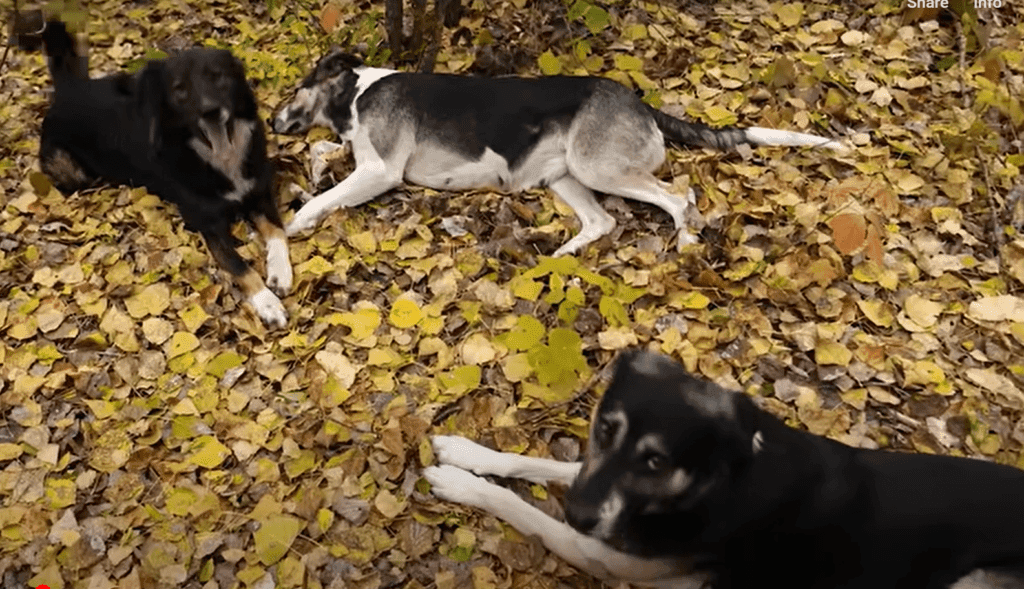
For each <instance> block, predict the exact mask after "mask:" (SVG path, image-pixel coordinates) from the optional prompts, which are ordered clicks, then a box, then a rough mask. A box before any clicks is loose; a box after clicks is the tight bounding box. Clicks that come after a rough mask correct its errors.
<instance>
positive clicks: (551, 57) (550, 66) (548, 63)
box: [537, 50, 562, 76]
mask: <svg viewBox="0 0 1024 589" xmlns="http://www.w3.org/2000/svg"><path fill="white" fill-rule="evenodd" d="M537 65H539V66H540V71H542V72H544V75H545V76H555V75H558V74H559V73H561V72H562V62H561V61H559V60H558V58H557V57H555V54H554V53H551V50H548V51H545V52H544V53H541V54H540V56H539V57H538V58H537Z"/></svg>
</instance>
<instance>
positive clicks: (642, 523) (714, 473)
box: [565, 351, 759, 555]
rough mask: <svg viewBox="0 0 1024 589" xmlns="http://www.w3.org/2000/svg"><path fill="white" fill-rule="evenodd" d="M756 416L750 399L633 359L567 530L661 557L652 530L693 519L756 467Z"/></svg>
mask: <svg viewBox="0 0 1024 589" xmlns="http://www.w3.org/2000/svg"><path fill="white" fill-rule="evenodd" d="M744 402H745V404H744ZM752 411H756V409H755V408H754V406H753V403H751V402H750V400H749V399H747V398H745V397H744V396H743V395H741V394H739V393H733V392H730V391H726V390H724V389H722V388H721V387H718V386H717V385H715V384H713V383H710V382H706V381H703V380H699V379H696V378H694V377H692V376H690V375H689V374H687V372H686V371H685V370H684V369H683V367H682V366H680V365H679V364H678V363H676V362H674V361H673V360H671V359H669V358H667V357H665V356H661V355H658V354H653V353H650V352H639V351H638V352H627V353H625V354H623V355H622V356H621V357H620V358H619V360H618V362H617V365H616V368H615V374H614V376H613V378H612V382H611V385H610V386H609V387H608V390H607V392H606V393H605V395H604V397H603V398H602V400H601V402H600V403H599V404H598V406H597V408H596V410H595V413H594V417H593V420H592V423H591V429H590V441H589V444H588V447H587V452H586V455H585V457H584V461H583V465H582V467H581V469H580V474H579V476H578V477H577V479H576V481H575V482H574V483H573V485H572V487H571V488H570V489H569V491H568V493H567V494H566V498H565V514H566V520H567V521H568V522H569V524H570V525H571V526H572V527H574V528H575V529H577V530H578V531H580V532H582V533H584V534H587V535H589V536H592V537H595V538H598V539H600V540H602V541H605V542H606V543H608V544H611V545H612V546H615V547H616V548H618V549H620V550H623V551H625V552H630V553H634V554H645V555H648V554H654V553H656V552H657V551H658V548H659V547H658V546H657V545H656V543H657V542H656V539H652V538H651V537H649V536H645V534H644V530H645V529H650V527H651V524H652V522H653V525H655V526H657V525H660V522H661V521H663V520H664V518H665V517H666V516H668V517H675V516H683V517H684V518H685V517H686V514H687V513H689V512H691V510H693V509H694V508H698V507H699V506H700V505H701V504H702V503H703V502H705V501H706V500H707V499H708V498H709V497H711V496H713V495H714V493H715V492H716V491H719V490H721V489H722V488H723V487H725V486H726V485H728V484H729V482H730V480H731V479H732V478H733V477H734V476H736V475H737V474H738V473H740V472H742V470H743V469H744V468H745V467H746V465H747V464H748V463H749V462H750V461H751V459H752V458H753V456H754V453H755V452H756V451H757V447H758V445H759V441H758V440H756V439H755V438H757V437H758V436H757V433H756V431H755V429H754V427H755V426H754V420H753V417H752V413H751V412H752Z"/></svg>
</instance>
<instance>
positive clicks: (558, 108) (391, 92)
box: [273, 50, 840, 256]
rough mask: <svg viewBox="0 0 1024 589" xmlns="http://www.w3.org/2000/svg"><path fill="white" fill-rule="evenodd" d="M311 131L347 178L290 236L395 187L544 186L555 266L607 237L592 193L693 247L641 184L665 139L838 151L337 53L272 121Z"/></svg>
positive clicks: (526, 84)
mask: <svg viewBox="0 0 1024 589" xmlns="http://www.w3.org/2000/svg"><path fill="white" fill-rule="evenodd" d="M313 125H319V126H324V127H328V128H330V129H331V130H333V131H334V132H335V133H337V134H338V135H339V136H340V138H341V139H342V140H344V141H345V142H350V143H351V146H352V152H353V155H354V157H355V162H356V168H355V171H354V172H352V174H350V175H349V176H348V177H347V178H345V180H344V181H342V182H341V183H340V184H338V185H337V186H335V187H333V188H331V189H330V190H327V191H326V192H324V193H323V194H321V195H319V196H317V197H316V198H314V199H313V200H311V201H310V202H308V203H307V204H306V205H305V206H303V207H302V209H301V210H299V212H298V214H297V215H296V216H295V218H294V219H293V220H292V222H291V223H290V224H289V225H288V228H287V233H288V234H289V235H292V234H295V233H297V232H299V231H303V230H305V229H309V228H311V227H313V226H314V225H316V224H317V222H318V221H319V220H320V219H321V218H322V217H323V216H324V215H326V214H328V213H330V212H331V211H333V210H335V209H337V208H340V207H353V206H356V205H358V204H361V203H364V202H367V201H369V200H371V199H373V198H375V197H377V196H379V195H381V194H383V193H384V192H387V191H388V190H390V189H392V188H395V187H397V186H399V185H400V184H401V183H402V182H403V181H408V182H411V183H414V184H419V185H421V186H426V187H429V188H435V189H438V190H466V189H471V188H491V189H497V190H503V191H509V192H518V191H521V190H525V189H527V188H531V187H535V186H549V187H551V189H552V190H553V191H554V192H555V193H556V194H557V195H558V196H559V197H561V198H562V200H564V201H565V202H566V203H567V204H568V205H569V206H570V207H572V209H573V211H575V213H576V215H577V216H578V217H579V219H580V224H581V228H580V232H579V234H577V235H576V236H575V237H573V238H572V239H571V240H569V241H568V242H567V243H565V244H564V245H563V246H561V247H560V248H558V250H557V251H556V252H555V255H556V256H558V255H564V254H570V253H573V252H576V251H578V250H579V249H580V248H582V247H583V246H585V245H587V244H588V243H590V242H592V241H594V240H595V239H598V238H599V237H601V236H602V235H605V234H607V233H608V232H610V231H611V230H612V228H613V227H614V226H615V220H614V219H613V218H612V216H611V215H609V214H608V213H607V212H606V211H605V210H604V209H603V208H602V207H601V205H600V204H598V202H597V200H596V199H595V197H594V191H599V192H605V193H608V194H615V195H619V196H622V197H626V198H631V199H633V200H639V201H642V202H646V203H650V204H653V205H655V206H657V207H659V208H661V209H663V210H665V211H666V212H668V213H669V214H670V215H671V216H672V219H673V221H674V222H675V226H676V229H677V230H678V244H679V246H680V247H682V246H683V245H686V244H689V243H693V242H694V241H695V238H694V237H693V236H692V235H690V233H689V232H688V231H687V230H686V213H687V208H688V207H689V206H690V204H691V201H692V200H693V195H692V193H691V194H690V195H689V197H688V198H680V197H677V196H673V195H672V194H670V193H668V192H666V190H665V188H666V184H665V183H663V182H661V181H659V180H658V179H657V178H656V177H655V176H654V175H653V174H652V172H653V171H654V170H656V169H657V168H658V167H659V166H660V165H661V164H662V162H663V161H664V160H665V139H666V138H667V139H668V140H670V141H673V142H675V143H679V144H682V145H691V146H705V147H713V148H720V149H726V148H729V147H732V146H735V145H736V144H739V143H751V144H754V145H811V146H819V147H829V148H840V144H838V143H836V142H834V141H829V140H827V139H824V138H822V137H817V136H815V135H807V134H803V133H793V132H789V131H776V130H772V129H762V128H757V127H752V128H748V129H737V128H725V129H712V128H709V127H706V126H704V125H701V124H697V123H687V122H684V121H681V120H679V119H676V118H673V117H671V116H669V115H667V114H665V113H662V112H660V111H658V110H656V109H653V108H651V107H649V106H648V105H646V104H645V103H643V102H642V101H641V100H640V99H639V98H637V96H636V95H635V94H633V92H632V91H631V90H629V89H628V88H626V87H624V86H622V85H620V84H618V83H616V82H614V81H612V80H608V79H606V78H596V77H591V78H588V77H566V76H552V77H543V78H517V77H509V78H474V77H465V76H454V75H443V74H415V73H404V72H396V71H393V70H387V69H379V68H371V67H366V66H364V65H363V64H362V63H361V62H360V61H359V60H358V59H356V58H354V57H352V56H349V55H346V54H344V53H341V52H340V51H338V50H334V51H332V52H331V53H329V54H328V55H326V56H325V57H323V58H322V59H321V60H320V61H319V62H318V63H317V64H316V67H314V68H313V71H312V73H310V74H309V76H308V77H307V78H306V79H305V80H303V81H302V84H301V85H300V87H299V89H298V90H297V91H296V92H295V95H294V97H292V99H291V100H289V101H288V102H286V103H285V104H284V105H283V106H282V107H281V108H280V110H279V112H278V114H277V116H276V117H275V118H274V121H273V128H274V131H276V132H278V133H302V132H305V131H306V130H308V129H309V128H310V127H311V126H313ZM317 167H318V163H317V162H315V161H314V169H317ZM319 167H320V168H322V166H319Z"/></svg>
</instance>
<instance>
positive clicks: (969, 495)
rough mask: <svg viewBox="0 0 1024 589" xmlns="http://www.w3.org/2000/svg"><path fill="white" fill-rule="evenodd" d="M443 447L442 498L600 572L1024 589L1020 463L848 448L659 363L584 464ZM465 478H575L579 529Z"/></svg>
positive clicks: (606, 425) (460, 444)
mask: <svg viewBox="0 0 1024 589" xmlns="http://www.w3.org/2000/svg"><path fill="white" fill-rule="evenodd" d="M434 448H435V452H436V453H437V456H438V460H439V462H441V463H443V464H445V466H440V467H432V468H431V469H428V471H426V472H425V475H426V476H427V479H428V480H429V481H430V482H431V484H432V485H433V487H434V493H435V494H437V495H438V496H440V497H443V498H446V499H450V500H453V501H457V502H460V503H467V504H470V505H475V506H478V507H482V508H484V509H487V510H489V511H491V512H492V513H495V514H496V515H498V516H499V517H502V518H504V519H508V520H510V521H512V522H513V523H514V525H517V527H521V528H526V531H527V533H534V534H536V535H539V536H540V537H541V539H542V540H544V543H545V545H546V546H548V548H549V549H551V550H552V551H553V552H555V553H557V554H559V555H561V556H563V557H565V558H566V559H567V560H569V561H570V562H572V563H573V564H576V565H577V566H580V567H581V568H584V569H586V570H590V571H592V572H595V573H597V574H601V575H604V576H612V577H619V578H625V579H626V580H629V581H631V582H634V583H638V584H644V585H653V586H659V587H693V588H696V587H702V586H708V585H707V584H710V586H711V587H714V588H715V589H734V588H735V589H746V588H757V587H786V588H792V589H839V588H841V589H948V588H950V587H953V588H955V589H968V588H971V589H980V588H982V587H989V588H996V587H998V588H1011V587H1012V588H1018V589H1019V588H1020V587H1024V471H1021V470H1018V469H1016V468H1012V467H1009V466H1003V465H999V464H994V463H991V462H983V461H980V460H972V459H967V458H954V457H948V456H933V455H922V454H901V453H896V452H884V451H878V450H862V449H855V448H851V447H849V446H845V445H843V444H840V443H838V442H835V441H832V440H829V439H826V438H823V437H820V436H816V435H813V434H810V433H807V432H804V431H799V430H795V429H792V428H789V427H787V426H786V425H785V424H783V423H782V422H781V421H779V420H778V419H777V418H775V417H773V416H772V415H770V414H769V413H767V412H765V411H762V410H760V409H758V408H757V407H756V406H755V405H754V403H753V401H751V399H750V398H749V397H747V396H746V395H743V394H741V393H735V392H730V391H727V390H724V389H722V388H720V387H718V386H716V385H714V384H711V383H708V382H705V381H702V380H698V379H696V378H693V377H692V376H690V375H689V374H687V373H686V371H685V370H683V368H682V367H681V366H680V365H679V364H677V363H676V362H674V361H672V360H670V359H668V358H666V357H664V356H660V355H656V354H651V353H647V352H633V353H627V354H624V355H623V356H622V358H621V359H620V360H619V363H618V366H617V369H616V372H615V376H614V378H613V380H612V383H611V385H610V386H609V388H608V391H607V392H606V393H605V395H604V397H603V399H602V400H601V402H600V405H599V406H598V408H597V411H596V413H595V416H594V420H593V422H592V424H591V433H590V442H589V445H588V449H587V453H586V456H585V458H584V461H583V463H582V465H581V466H579V467H578V468H577V469H570V468H569V467H570V463H558V462H554V461H549V460H544V459H540V458H529V457H523V456H518V455H509V454H500V453H497V452H494V451H491V450H488V449H486V448H483V447H481V446H478V445H476V444H473V443H472V442H469V441H468V440H463V439H461V438H452V437H445V436H439V437H436V438H434ZM456 467H457V468H456ZM570 470H571V472H570ZM466 471H472V472H476V473H478V474H497V475H500V476H517V477H521V478H529V479H531V480H534V481H548V480H561V481H572V485H571V487H570V488H569V491H568V492H567V494H566V497H565V513H566V520H567V521H568V523H569V524H570V525H571V526H572V530H571V531H566V529H561V528H558V527H557V526H556V525H554V524H557V523H558V522H554V521H553V520H552V523H545V522H542V521H536V520H538V519H539V518H546V517H547V516H545V515H543V514H541V513H540V512H539V511H537V510H536V509H535V508H532V507H530V506H528V505H527V504H526V503H525V502H522V501H521V500H519V499H518V497H516V496H515V495H513V494H511V493H510V492H509V491H507V490H506V489H502V488H500V487H497V486H496V485H493V484H491V483H488V482H486V481H484V480H483V479H480V478H478V477H475V476H473V475H471V474H469V473H468V472H466ZM529 509H533V511H534V512H535V513H533V512H529V511H528V510H529ZM548 519H550V518H548ZM572 534H576V536H575V537H573V536H572ZM588 542H589V543H588Z"/></svg>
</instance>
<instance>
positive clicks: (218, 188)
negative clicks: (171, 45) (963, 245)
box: [39, 21, 283, 294]
mask: <svg viewBox="0 0 1024 589" xmlns="http://www.w3.org/2000/svg"><path fill="white" fill-rule="evenodd" d="M43 42H44V45H45V48H46V52H47V56H48V59H49V64H50V73H51V75H52V76H53V82H54V87H55V92H54V98H53V103H52V104H51V106H50V109H49V111H48V112H47V113H46V117H45V119H44V120H43V125H42V138H41V142H40V150H39V159H40V165H41V167H42V169H43V171H45V172H46V173H47V174H48V175H49V176H50V178H51V179H52V181H53V183H54V185H55V186H56V187H57V188H58V189H60V190H61V191H62V192H64V193H66V194H67V193H71V192H74V191H76V190H80V189H82V188H86V187H89V186H92V185H95V184H97V183H100V182H103V183H114V184H128V185H131V186H144V187H145V188H146V189H147V190H149V191H150V192H152V193H153V194H156V195H158V196H160V197H161V198H163V199H164V200H166V201H168V202H171V203H173V204H175V205H177V208H178V210H179V211H180V212H181V215H182V217H183V218H184V220H185V223H186V225H187V226H188V227H190V228H192V229H194V230H196V231H198V232H200V233H201V234H202V235H203V237H204V238H205V240H206V242H207V245H208V246H209V247H210V250H211V251H212V252H213V254H214V257H215V258H216V259H217V261H218V262H219V263H220V264H221V265H222V266H223V267H224V268H226V269H227V270H228V271H229V272H230V273H231V274H232V275H233V276H235V277H236V278H238V277H241V276H242V275H244V274H246V273H247V272H248V271H249V266H248V265H247V264H246V262H245V261H244V260H243V259H242V258H241V257H240V256H239V255H238V253H237V252H236V251H235V247H234V241H233V239H232V237H231V232H230V231H231V225H232V223H233V222H234V221H236V220H238V219H240V218H241V219H246V220H251V221H254V220H255V219H256V218H258V217H262V218H264V219H265V220H266V221H267V222H269V223H270V224H271V225H273V226H275V227H278V228H282V231H283V226H282V223H281V218H280V215H279V213H278V210H277V204H276V201H275V199H274V195H273V192H272V184H273V167H272V166H271V164H270V162H269V160H268V159H267V154H266V138H265V135H264V132H263V127H262V125H261V123H260V121H259V119H258V116H257V110H256V99H255V97H254V96H253V93H252V90H251V89H250V88H249V86H248V84H247V82H246V80H245V74H244V71H243V68H242V64H241V63H240V62H239V61H238V60H237V59H235V58H234V57H233V56H232V55H231V53H230V52H228V51H225V50H213V49H192V50H188V51H185V52H183V53H182V54H180V55H177V56H175V57H171V58H167V59H163V60H155V61H150V62H149V63H147V64H146V65H145V67H143V68H142V69H141V70H140V71H139V72H137V73H135V74H133V75H127V74H116V75H113V76H108V77H104V78H96V79H89V78H88V77H83V76H81V75H79V74H78V73H77V72H76V70H75V67H76V66H75V64H77V63H80V62H81V60H82V59H84V57H83V56H79V55H77V53H76V49H75V42H74V40H73V38H72V37H71V35H70V34H69V33H68V31H67V29H66V28H65V25H64V23H62V22H59V21H50V22H49V23H47V25H46V28H45V30H44V31H43ZM220 107H224V108H225V109H228V110H229V111H230V114H229V116H228V120H227V122H226V125H225V126H226V127H227V129H228V130H229V131H230V130H232V129H234V128H235V126H236V125H240V124H245V125H253V131H252V134H251V137H250V139H249V141H248V146H247V150H246V152H245V153H244V155H242V154H240V156H241V157H240V158H239V159H240V161H241V165H242V170H241V172H242V173H241V177H243V178H245V179H246V183H247V184H248V183H250V182H251V187H250V188H249V189H248V190H246V191H244V193H243V194H240V195H237V198H236V199H234V200H229V199H228V198H227V196H228V195H229V194H231V193H232V191H233V190H235V189H236V186H235V183H234V182H233V181H232V180H231V179H230V178H229V177H228V176H226V175H225V174H224V173H222V172H221V171H220V170H218V169H216V168H214V167H213V166H212V165H211V164H210V163H209V162H208V161H206V160H205V159H204V158H202V157H200V156H199V155H198V154H197V153H196V151H195V150H194V149H193V148H192V147H190V145H189V143H190V141H192V140H194V139H196V138H198V139H200V140H201V141H204V142H206V143H209V140H208V139H206V138H205V136H204V133H203V131H202V129H201V125H200V122H201V121H202V118H203V117H207V118H208V120H210V121H213V120H214V119H215V118H216V117H218V116H220V115H219V112H220V111H219V108H220ZM247 294H248V293H247Z"/></svg>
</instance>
